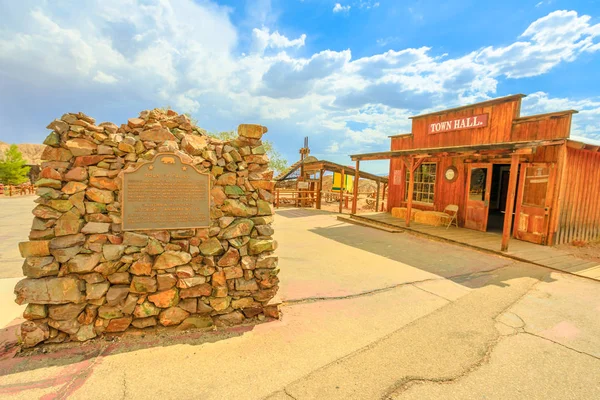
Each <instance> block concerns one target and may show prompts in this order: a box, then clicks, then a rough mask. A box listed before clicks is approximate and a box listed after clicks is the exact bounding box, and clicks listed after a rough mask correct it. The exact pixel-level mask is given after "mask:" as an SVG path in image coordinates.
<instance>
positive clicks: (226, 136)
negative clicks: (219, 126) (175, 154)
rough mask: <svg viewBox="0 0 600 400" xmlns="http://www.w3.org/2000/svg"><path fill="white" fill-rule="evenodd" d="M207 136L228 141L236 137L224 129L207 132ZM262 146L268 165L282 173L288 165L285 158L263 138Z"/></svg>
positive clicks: (232, 132) (233, 133)
mask: <svg viewBox="0 0 600 400" xmlns="http://www.w3.org/2000/svg"><path fill="white" fill-rule="evenodd" d="M208 136H212V137H214V138H217V139H219V140H223V141H228V140H233V139H235V138H237V134H236V133H235V132H234V131H224V132H217V133H213V132H209V133H208ZM262 143H263V147H264V148H265V151H266V152H267V155H268V156H269V166H270V167H271V168H272V169H273V170H274V171H275V172H277V173H282V172H283V171H285V170H286V168H287V167H288V164H287V160H286V159H285V158H283V156H282V155H281V154H280V153H279V152H278V151H277V150H275V149H274V148H273V143H271V142H270V141H268V140H263V141H262Z"/></svg>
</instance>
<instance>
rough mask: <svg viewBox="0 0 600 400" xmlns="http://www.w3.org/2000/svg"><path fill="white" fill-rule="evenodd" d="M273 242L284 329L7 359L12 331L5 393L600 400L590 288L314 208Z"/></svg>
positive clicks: (280, 229) (139, 340)
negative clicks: (345, 220) (276, 246)
mask: <svg viewBox="0 0 600 400" xmlns="http://www.w3.org/2000/svg"><path fill="white" fill-rule="evenodd" d="M2 213H3V207H1V204H0V216H1V215H3V214H2ZM29 218H30V217H29V216H28V215H27V216H26V218H25V220H26V221H29ZM2 220H3V219H1V218H0V221H2ZM26 225H27V226H28V225H29V223H27V224H26ZM276 232H277V234H276V235H277V239H278V241H279V242H280V248H279V250H278V252H279V255H280V259H281V261H280V266H281V275H280V277H281V280H282V285H281V290H280V294H281V297H282V298H283V299H284V301H285V303H284V306H283V312H284V315H283V318H282V320H281V321H275V322H269V323H264V324H261V325H258V326H255V327H238V328H235V329H228V330H221V331H211V332H192V333H170V334H166V335H165V336H164V337H162V338H160V339H156V338H149V337H142V336H139V335H138V336H129V337H125V338H122V339H121V340H118V341H114V342H113V341H107V340H96V341H93V342H91V343H86V344H83V345H70V346H57V347H54V348H50V349H49V350H48V353H47V354H43V353H41V352H40V351H35V352H29V353H26V354H15V348H14V347H11V343H9V342H8V339H6V338H7V337H9V336H10V335H11V334H12V331H14V327H13V328H10V327H9V328H7V329H5V330H4V332H2V333H0V334H3V335H4V337H5V339H4V343H0V345H2V346H1V347H0V348H2V347H3V348H4V350H3V351H0V396H2V398H8V399H29V398H42V397H43V398H45V399H50V398H67V397H68V398H74V399H79V398H81V399H88V398H100V399H104V398H106V399H114V398H132V399H138V398H140V399H143V398H180V399H198V398H201V399H265V398H269V399H287V400H290V399H379V398H388V399H404V398H408V399H440V398H444V399H470V398H473V399H482V398H485V399H506V398H528V399H529V398H531V399H536V398H539V399H542V398H543V399H596V398H600V385H599V378H598V376H599V373H598V371H600V318H598V312H599V311H600V296H598V291H599V289H600V286H599V285H600V283H598V282H594V281H591V280H588V279H585V278H580V277H575V276H571V275H566V274H563V273H558V272H551V271H549V270H547V269H544V268H542V267H538V266H532V265H528V264H520V263H515V262H513V261H512V260H507V259H503V258H499V257H496V256H492V255H488V254H483V253H479V252H476V251H472V250H469V249H465V248H461V247H457V246H453V245H450V244H444V243H438V242H432V241H428V240H426V239H423V238H418V237H414V236H410V235H408V234H390V233H386V232H382V231H377V230H373V229H371V228H367V227H361V226H355V225H348V224H345V223H340V222H339V221H337V220H336V219H335V215H332V214H328V213H320V212H315V211H309V210H281V211H279V212H278V216H277V219H276ZM2 246H5V244H4V243H3V245H2ZM7 258H8V257H7ZM3 268H5V267H4V264H0V269H3ZM11 301H12V297H11V298H6V297H5V296H3V297H2V298H0V304H2V306H3V307H4V305H5V304H8V303H9V302H11ZM2 340H3V339H2V338H1V337H0V342H2Z"/></svg>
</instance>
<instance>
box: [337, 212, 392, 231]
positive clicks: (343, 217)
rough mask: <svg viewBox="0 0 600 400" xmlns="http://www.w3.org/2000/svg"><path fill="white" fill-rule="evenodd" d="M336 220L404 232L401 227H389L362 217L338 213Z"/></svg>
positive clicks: (382, 229) (381, 229)
mask: <svg viewBox="0 0 600 400" xmlns="http://www.w3.org/2000/svg"><path fill="white" fill-rule="evenodd" d="M337 219H338V221H343V222H347V223H349V224H354V225H360V226H368V227H369V228H375V229H379V230H380V231H385V232H388V233H401V232H404V230H402V229H398V228H395V227H391V226H390V225H388V224H383V223H378V222H374V221H367V220H364V219H359V218H354V216H346V215H338V217H337Z"/></svg>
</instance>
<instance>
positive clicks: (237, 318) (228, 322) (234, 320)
mask: <svg viewBox="0 0 600 400" xmlns="http://www.w3.org/2000/svg"><path fill="white" fill-rule="evenodd" d="M214 321H215V325H216V326H218V327H225V326H233V325H239V324H241V323H242V322H244V314H242V313H241V312H240V311H234V312H231V313H229V314H223V315H218V316H216V317H215V320H214Z"/></svg>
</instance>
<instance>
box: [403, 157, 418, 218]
mask: <svg viewBox="0 0 600 400" xmlns="http://www.w3.org/2000/svg"><path fill="white" fill-rule="evenodd" d="M410 164H411V166H410V167H408V198H407V201H406V217H405V219H404V221H405V222H406V226H407V227H409V226H410V213H411V211H412V202H413V193H414V187H413V186H414V184H415V170H414V169H412V160H411V163H410Z"/></svg>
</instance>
